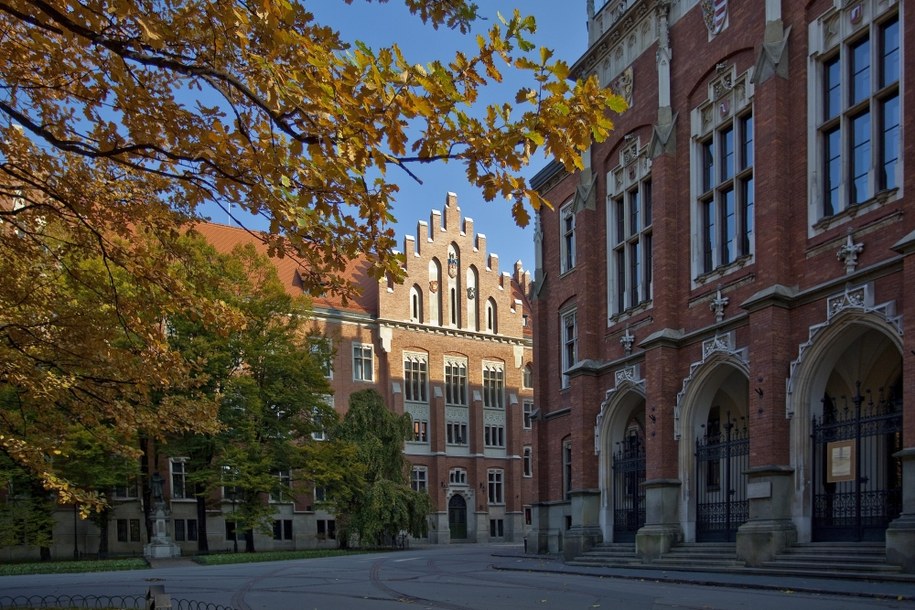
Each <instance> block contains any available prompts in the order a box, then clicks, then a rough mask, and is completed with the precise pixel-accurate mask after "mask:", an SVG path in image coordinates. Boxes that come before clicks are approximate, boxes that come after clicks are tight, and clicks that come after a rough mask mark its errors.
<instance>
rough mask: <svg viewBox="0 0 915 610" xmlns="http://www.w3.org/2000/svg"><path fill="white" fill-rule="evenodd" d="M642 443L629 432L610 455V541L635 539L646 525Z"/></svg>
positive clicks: (643, 444) (638, 437)
mask: <svg viewBox="0 0 915 610" xmlns="http://www.w3.org/2000/svg"><path fill="white" fill-rule="evenodd" d="M644 482H645V443H643V442H642V439H641V437H640V436H639V435H635V434H634V435H630V436H628V437H627V438H626V440H624V441H623V442H622V447H621V448H620V449H619V450H618V451H616V452H614V454H613V542H634V541H635V535H636V533H637V532H638V531H639V528H641V527H642V526H643V525H645V488H644V486H643V485H642V483H644Z"/></svg>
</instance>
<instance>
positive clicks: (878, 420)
mask: <svg viewBox="0 0 915 610" xmlns="http://www.w3.org/2000/svg"><path fill="white" fill-rule="evenodd" d="M833 348H839V349H834V350H830V351H831V352H832V354H833V355H835V356H836V357H835V360H834V362H833V363H830V366H828V367H823V372H822V373H821V378H822V379H823V381H825V387H824V388H823V390H822V394H821V395H820V400H818V401H816V402H817V403H818V404H816V405H814V400H813V398H814V397H813V396H811V408H812V410H813V413H812V416H811V435H810V437H811V440H810V443H809V452H810V453H809V455H810V493H811V540H813V541H845V542H859V541H863V540H869V541H881V542H882V541H883V540H885V531H886V528H887V526H888V525H889V524H890V522H891V521H892V520H893V519H895V518H896V517H898V516H899V514H900V513H901V512H902V463H901V461H900V460H899V459H898V458H895V457H893V454H895V453H896V452H898V451H900V450H901V449H902V359H901V358H900V356H899V351H898V349H897V348H896V346H895V345H894V344H893V342H892V341H890V339H889V338H888V337H887V336H886V335H885V334H883V333H882V332H879V331H876V330H872V329H868V328H867V327H866V326H863V325H854V324H853V325H850V326H849V327H847V328H846V329H845V331H844V332H843V337H842V338H841V339H837V340H835V344H834V345H833Z"/></svg>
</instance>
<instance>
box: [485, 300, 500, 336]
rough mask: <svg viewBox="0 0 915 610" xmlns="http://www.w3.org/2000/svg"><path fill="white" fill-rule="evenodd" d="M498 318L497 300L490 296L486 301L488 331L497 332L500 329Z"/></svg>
mask: <svg viewBox="0 0 915 610" xmlns="http://www.w3.org/2000/svg"><path fill="white" fill-rule="evenodd" d="M497 320H498V318H497V316H496V302H495V300H494V299H492V298H490V299H488V300H487V301H486V332H489V333H496V332H499V331H498V322H497Z"/></svg>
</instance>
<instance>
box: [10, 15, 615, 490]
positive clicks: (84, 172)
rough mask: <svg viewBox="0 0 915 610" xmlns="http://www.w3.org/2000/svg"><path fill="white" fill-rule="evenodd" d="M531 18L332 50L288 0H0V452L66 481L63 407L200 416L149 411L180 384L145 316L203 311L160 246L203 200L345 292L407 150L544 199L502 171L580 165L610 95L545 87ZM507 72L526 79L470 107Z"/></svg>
mask: <svg viewBox="0 0 915 610" xmlns="http://www.w3.org/2000/svg"><path fill="white" fill-rule="evenodd" d="M347 1H351V0H347ZM405 2H406V4H407V5H408V6H409V7H410V10H411V11H413V12H414V13H415V14H417V15H418V16H419V17H420V18H421V19H422V21H423V22H424V23H425V24H426V26H428V27H436V28H438V27H448V28H454V29H457V30H460V31H462V32H471V31H472V30H473V28H475V27H478V25H479V24H478V10H477V6H476V5H475V4H474V3H472V2H468V1H466V0H447V1H444V2H441V1H438V0H405ZM534 28H535V23H534V20H533V19H532V18H529V17H523V16H521V15H520V14H517V13H516V14H515V15H512V16H510V17H507V18H504V19H501V20H500V21H498V22H493V23H492V25H491V26H490V27H489V29H488V31H485V32H482V33H480V34H479V36H478V38H477V41H478V44H477V50H476V52H475V53H462V52H456V53H455V54H454V56H453V57H452V58H451V59H447V60H443V61H435V62H431V63H428V64H425V65H420V64H417V63H415V62H412V61H410V59H409V58H407V57H404V55H403V54H402V53H401V51H400V49H399V48H398V47H397V46H392V47H390V48H381V49H370V48H368V47H367V46H365V45H363V44H359V43H355V44H348V43H347V42H345V41H344V38H343V36H341V34H340V33H338V32H336V31H334V30H333V29H332V28H329V27H327V26H325V25H323V24H321V23H317V22H316V21H315V19H314V17H313V16H312V14H311V13H309V12H308V10H307V8H306V5H305V4H304V3H303V2H300V1H291V2H290V1H286V0H258V1H257V2H232V1H228V0H222V1H218V2H211V1H209V0H171V1H169V2H162V1H160V0H140V1H137V2H124V1H120V0H6V1H5V2H3V3H0V32H2V44H0V83H2V93H0V220H2V221H3V226H2V229H0V259H2V260H4V261H5V268H4V272H5V273H4V274H3V277H2V278H0V384H6V385H8V386H10V387H11V388H13V390H14V391H15V392H16V394H17V395H18V397H19V399H20V400H21V404H28V405H29V409H30V411H29V413H28V414H27V417H25V418H22V417H20V416H19V415H18V414H16V413H11V412H6V411H4V412H3V413H0V417H2V418H3V421H2V422H0V423H3V424H5V425H4V427H3V431H2V432H0V446H2V447H3V449H4V450H5V451H7V453H8V454H9V455H11V456H13V457H14V459H15V460H16V461H18V462H19V463H21V464H25V465H27V466H28V467H29V468H31V469H33V470H34V471H35V472H36V473H38V475H39V476H40V477H41V479H42V480H43V484H44V485H45V486H46V487H49V488H54V489H57V490H58V491H59V492H60V493H61V494H63V496H65V497H70V496H71V495H72V489H71V488H70V487H69V486H68V484H67V482H66V481H62V480H58V479H56V478H55V476H54V474H53V473H51V472H49V471H48V469H47V468H45V467H44V466H43V464H46V463H48V461H47V460H46V459H45V458H46V457H47V456H48V455H50V453H51V452H52V451H53V449H54V447H55V446H56V443H57V442H58V441H59V440H60V437H61V433H62V432H61V431H62V429H63V424H65V423H66V424H68V425H69V423H70V422H71V421H72V420H73V419H74V418H75V419H77V420H79V421H80V422H82V424H83V425H85V426H87V428H91V427H92V426H107V425H109V423H110V422H109V419H110V417H109V416H111V417H113V418H115V419H116V420H117V422H118V424H117V425H125V424H129V425H131V426H135V427H138V428H140V429H145V428H147V427H148V428H151V429H152V430H154V431H155V432H151V433H155V434H158V433H159V431H162V430H165V431H168V430H169V429H171V428H174V427H175V426H176V424H175V423H174V422H189V425H191V426H200V425H203V426H207V425H210V426H212V425H213V424H214V423H215V410H214V409H213V408H212V407H213V405H209V407H207V408H204V407H203V406H201V405H200V404H195V403H185V404H175V405H174V411H172V412H168V409H162V408H161V406H157V407H156V409H155V410H151V409H150V406H151V405H152V404H153V401H152V396H153V395H155V394H156V393H158V392H159V391H160V390H161V389H165V390H168V389H169V388H172V387H174V386H179V387H180V385H181V384H182V383H183V382H184V381H185V378H186V370H182V368H181V364H182V361H181V359H180V358H176V356H175V354H174V353H173V351H172V350H171V348H170V347H169V345H168V344H167V342H166V341H165V340H164V338H163V337H162V332H161V330H162V329H161V326H160V322H161V319H162V318H163V317H167V316H170V315H172V314H174V313H177V312H178V311H180V310H185V311H192V312H196V313H197V315H200V316H201V317H204V318H206V317H219V316H218V314H219V312H218V309H219V306H220V304H219V303H218V302H212V301H209V300H207V299H206V298H204V297H202V296H201V295H200V294H199V293H198V292H197V291H196V290H195V286H194V285H193V283H189V282H188V281H186V277H185V276H184V274H183V273H181V272H180V269H181V264H180V261H181V260H182V257H183V253H182V252H181V251H180V248H178V247H177V246H176V240H177V234H178V232H177V231H176V229H177V228H178V227H179V226H181V225H182V224H183V223H185V222H187V221H190V220H193V219H195V218H198V217H199V215H200V214H201V207H202V206H204V205H205V204H208V205H211V206H218V207H220V208H222V209H223V210H225V211H226V212H227V213H231V211H232V210H244V211H246V212H249V213H252V214H257V215H263V216H265V217H267V218H269V223H270V230H269V233H268V234H267V235H264V236H263V239H264V240H265V242H266V243H267V244H268V246H269V248H270V250H271V252H272V253H274V254H276V255H285V256H292V257H295V258H296V259H297V260H299V261H301V263H302V267H301V275H302V277H303V279H304V284H305V288H306V289H308V290H321V291H337V292H340V293H342V294H344V295H347V294H352V291H353V290H354V289H355V288H354V287H353V286H351V285H347V283H346V280H345V279H343V276H342V275H341V274H338V273H337V272H338V271H340V270H342V269H343V268H344V266H345V265H346V263H347V261H348V259H351V258H353V257H356V256H361V257H364V258H365V259H366V260H367V261H368V262H369V263H371V267H372V269H373V270H374V272H375V273H376V274H377V275H378V276H379V277H380V276H381V275H383V274H385V273H387V274H390V275H391V276H392V277H394V278H399V277H400V276H401V273H402V271H401V265H400V259H399V256H398V255H397V254H395V252H394V250H393V246H394V233H393V229H392V227H391V221H392V219H393V213H394V203H395V194H396V192H397V184H396V183H397V181H398V180H401V179H412V178H413V177H418V176H420V175H421V173H422V172H421V165H422V164H424V163H429V162H434V161H442V162H448V161H451V162H458V163H461V164H462V165H463V166H464V168H465V170H466V176H467V179H468V181H469V182H470V183H471V184H473V185H475V186H477V187H478V188H479V189H480V190H481V192H482V194H483V196H484V197H485V198H486V199H487V200H493V199H505V200H507V201H508V202H509V205H511V206H512V210H513V213H514V217H515V219H516V220H517V221H518V223H519V224H522V225H523V224H526V222H527V219H528V210H527V208H526V207H525V202H526V201H529V202H530V203H531V205H532V206H533V207H534V208H537V207H539V206H540V205H542V204H543V202H542V201H541V199H540V198H539V197H538V196H537V195H536V193H534V192H533V191H532V190H531V189H530V187H529V185H528V184H527V183H526V181H525V179H524V178H522V177H521V176H520V173H519V172H520V170H521V168H522V167H523V166H524V165H525V164H526V163H528V161H529V160H530V159H531V155H533V154H534V153H535V152H541V153H544V154H546V155H548V156H550V157H554V158H556V159H558V160H559V161H561V162H563V163H564V164H565V165H566V167H567V168H570V169H571V168H574V167H581V165H582V162H581V157H580V153H581V151H582V150H584V149H586V148H587V147H588V146H589V145H590V143H591V142H592V140H601V139H603V138H605V137H606V136H607V135H608V133H609V130H610V129H611V127H612V125H611V121H610V118H609V114H608V112H609V111H611V110H619V109H621V108H622V106H623V104H622V101H621V98H619V97H617V96H616V95H614V94H613V93H611V92H610V91H609V90H606V89H602V88H601V87H600V86H599V84H598V82H597V80H596V79H595V78H590V79H588V80H581V81H578V82H570V81H568V80H567V76H568V74H569V68H568V66H567V65H566V64H565V62H563V61H559V60H556V59H554V58H553V56H552V53H551V52H550V51H549V50H547V49H536V48H534V47H533V45H532V44H531V43H530V42H529V40H528V37H529V36H530V34H531V32H532V31H533V30H534ZM506 70H513V71H519V72H521V73H523V74H525V75H526V76H527V79H528V83H529V85H528V86H525V87H523V88H522V89H520V90H519V91H517V92H516V93H515V94H514V95H512V96H511V99H508V100H505V101H504V103H496V104H492V105H490V106H488V107H486V108H480V107H479V104H477V96H478V92H479V90H480V89H481V88H482V87H484V86H486V85H487V84H488V83H491V82H494V81H499V80H500V79H501V77H502V73H503V72H504V71H506ZM49 228H51V229H52V231H53V235H51V236H49V234H48V233H47V232H46V231H47V229H49ZM42 274H44V275H42ZM74 291H76V292H81V293H82V294H81V295H80V296H81V297H82V298H85V300H84V301H78V300H75V299H73V298H72V296H73V295H72V293H73V292H74ZM90 309H91V311H89V310H90ZM116 335H117V336H116ZM46 388H48V389H46ZM83 399H88V400H83ZM39 414H41V415H39ZM112 414H113V415H112ZM79 497H83V496H79Z"/></svg>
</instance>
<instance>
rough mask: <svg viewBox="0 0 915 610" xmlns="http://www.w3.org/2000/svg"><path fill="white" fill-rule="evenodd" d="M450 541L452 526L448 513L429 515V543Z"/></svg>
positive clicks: (446, 542)
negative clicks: (449, 523)
mask: <svg viewBox="0 0 915 610" xmlns="http://www.w3.org/2000/svg"><path fill="white" fill-rule="evenodd" d="M449 542H451V528H450V527H449V525H448V513H447V512H439V513H432V514H431V515H429V543H430V544H448V543H449Z"/></svg>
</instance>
